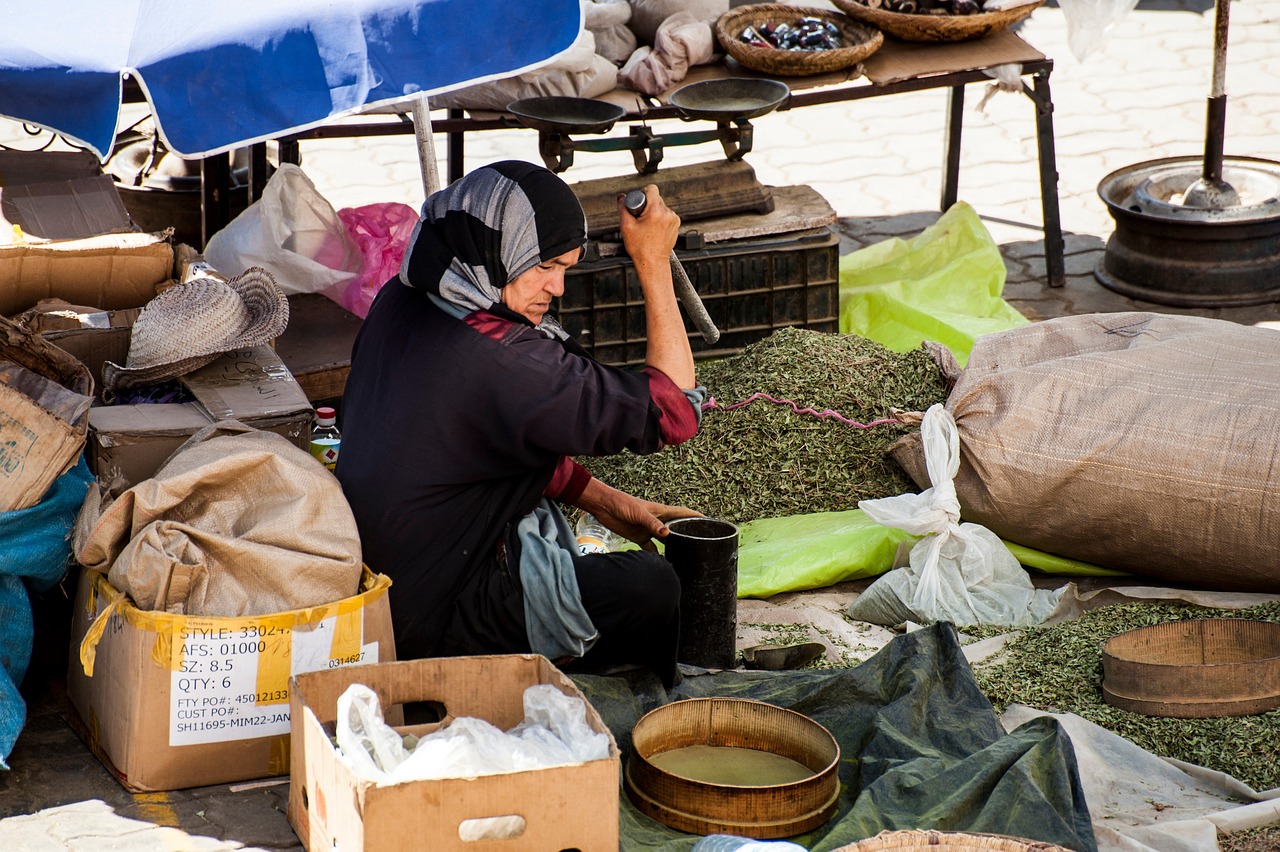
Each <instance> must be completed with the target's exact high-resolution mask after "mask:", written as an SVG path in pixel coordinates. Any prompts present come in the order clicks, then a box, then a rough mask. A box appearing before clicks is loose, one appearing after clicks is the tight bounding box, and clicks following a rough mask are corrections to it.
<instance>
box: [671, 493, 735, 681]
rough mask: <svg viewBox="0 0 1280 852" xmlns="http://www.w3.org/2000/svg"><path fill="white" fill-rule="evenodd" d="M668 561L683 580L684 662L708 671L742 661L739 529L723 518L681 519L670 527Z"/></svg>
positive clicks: (681, 595)
mask: <svg viewBox="0 0 1280 852" xmlns="http://www.w3.org/2000/svg"><path fill="white" fill-rule="evenodd" d="M667 527H668V529H670V530H671V533H670V534H669V535H668V536H667V537H666V538H665V539H664V552H665V554H666V557H667V561H669V562H670V563H671V566H672V567H673V568H675V571H676V574H677V575H678V576H679V577H680V648H679V654H678V658H679V660H680V662H682V663H689V664H691V665H695V666H702V667H703V668H733V666H734V664H735V663H736V661H737V645H736V635H737V627H738V528H737V526H735V525H734V524H732V523H730V522H729V521H722V520H719V519H717V518H679V519H677V520H674V521H671V522H670V523H668V524H667Z"/></svg>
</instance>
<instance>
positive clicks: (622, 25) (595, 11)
mask: <svg viewBox="0 0 1280 852" xmlns="http://www.w3.org/2000/svg"><path fill="white" fill-rule="evenodd" d="M582 10H583V13H584V14H585V16H586V28H587V29H588V30H590V31H591V34H592V35H593V36H595V40H596V53H598V54H599V55H601V56H603V57H604V58H605V59H607V60H609V61H610V62H612V63H613V64H614V65H621V64H622V63H624V62H626V61H627V57H629V56H630V55H631V54H632V52H633V51H634V50H635V49H636V34H635V33H633V32H632V31H631V27H630V26H628V24H629V23H630V21H631V4H630V3H629V2H627V0H582Z"/></svg>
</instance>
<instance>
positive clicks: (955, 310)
mask: <svg viewBox="0 0 1280 852" xmlns="http://www.w3.org/2000/svg"><path fill="white" fill-rule="evenodd" d="M1004 282H1005V267H1004V259H1003V258H1002V257H1001V255H1000V248H999V247H998V246H997V245H996V243H995V241H994V240H993V239H992V238H991V234H990V233H989V232H988V231H987V229H986V227H985V226H984V225H983V224H982V220H981V219H979V218H978V214H977V213H976V212H974V209H973V208H972V207H970V206H969V205H968V204H965V203H964V202H957V203H956V204H954V205H953V206H952V207H951V209H949V210H947V211H946V212H945V213H943V214H942V216H940V217H939V218H938V220H937V221H936V222H934V223H933V224H932V225H930V226H929V227H928V228H925V229H924V230H923V231H921V232H920V233H919V234H917V235H916V236H914V237H912V238H910V239H905V240H904V239H899V238H896V237H895V238H892V239H888V240H884V241H882V242H879V243H876V244H874V245H870V246H867V247H866V248H864V249H860V250H859V251H855V252H853V253H851V254H847V255H844V256H842V257H841V258H840V331H841V332H843V333H845V334H858V335H861V336H863V337H866V338H870V339H871V340H874V341H876V342H877V343H880V344H881V345H883V346H886V347H888V348H889V349H892V350H893V351H894V352H907V351H910V350H911V349H915V348H916V347H918V346H919V345H920V344H921V343H922V342H923V341H926V340H929V341H934V342H937V343H941V344H943V345H945V346H946V347H947V348H948V349H950V350H951V352H952V354H954V355H955V357H956V360H957V361H958V362H959V363H960V364H961V366H963V365H964V364H965V363H966V362H967V361H968V359H969V353H970V351H972V349H973V343H974V341H975V340H977V339H978V338H979V337H980V336H982V335H984V334H988V333H990V332H995V331H1005V330H1007V329H1011V328H1017V327H1019V326H1023V325H1027V324H1028V323H1029V322H1030V321H1029V320H1028V319H1027V318H1026V317H1024V316H1022V314H1020V313H1018V312H1017V311H1016V310H1014V309H1013V307H1012V306H1010V305H1009V304H1008V303H1007V302H1005V301H1004V300H1003V299H1002V298H1001V297H1000V294H1001V293H1002V292H1003V291H1004Z"/></svg>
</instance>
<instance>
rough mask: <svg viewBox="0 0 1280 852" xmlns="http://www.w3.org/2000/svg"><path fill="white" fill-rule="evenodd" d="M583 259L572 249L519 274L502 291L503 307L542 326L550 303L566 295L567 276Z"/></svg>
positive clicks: (577, 251) (578, 249)
mask: <svg viewBox="0 0 1280 852" xmlns="http://www.w3.org/2000/svg"><path fill="white" fill-rule="evenodd" d="M581 256H582V249H580V248H575V249H570V250H569V251H567V252H565V253H564V254H562V255H560V256H559V257H553V258H552V259H551V260H544V261H542V262H541V263H539V264H537V265H536V266H534V267H532V268H531V269H528V270H526V271H524V272H522V273H520V274H519V275H517V276H516V277H515V278H513V279H511V281H510V282H509V283H508V284H507V286H505V287H503V288H502V304H504V305H506V306H507V308H509V309H510V310H513V311H515V312H516V313H518V314H520V315H521V316H523V317H525V318H526V319H528V320H529V322H531V323H533V324H534V325H537V324H538V323H540V322H542V317H543V315H545V314H546V312H547V310H548V309H549V308H550V307H551V300H552V299H554V298H557V297H558V296H561V295H563V294H564V274H565V272H566V271H567V270H568V269H569V267H571V266H573V265H574V264H575V263H577V262H578V258H580V257H581Z"/></svg>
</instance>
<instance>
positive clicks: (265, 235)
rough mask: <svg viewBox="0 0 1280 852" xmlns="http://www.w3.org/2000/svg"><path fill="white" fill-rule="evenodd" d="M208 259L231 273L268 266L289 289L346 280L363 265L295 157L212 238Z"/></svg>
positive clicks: (300, 289) (322, 286) (344, 228)
mask: <svg viewBox="0 0 1280 852" xmlns="http://www.w3.org/2000/svg"><path fill="white" fill-rule="evenodd" d="M204 259H205V260H206V261H208V262H209V263H210V264H211V265H212V266H213V268H214V269H216V270H218V272H219V273H220V274H222V275H225V276H227V277H228V278H230V277H232V276H235V275H239V274H240V273H242V272H244V271H245V270H246V269H248V268H249V267H251V266H262V267H265V268H266V269H268V270H269V271H270V272H271V274H272V275H274V276H275V279H276V283H277V284H279V285H280V289H282V290H284V291H285V293H288V294H290V295H292V294H296V293H316V292H319V291H320V290H323V289H325V288H326V287H333V286H336V285H340V284H346V283H347V282H349V281H351V280H352V279H354V278H355V277H356V276H357V275H359V274H360V272H361V270H363V269H364V256H363V255H362V254H361V253H360V247H359V246H358V245H356V242H355V240H353V239H352V238H351V236H350V234H348V233H347V226H346V225H345V224H343V222H342V220H341V219H340V218H338V213H337V211H335V210H334V209H333V205H331V204H330V203H329V202H328V201H327V200H325V197H324V196H323V195H321V194H320V192H319V191H318V190H317V189H316V187H315V184H313V183H312V182H311V179H310V178H308V177H307V176H306V174H305V173H304V172H303V171H302V169H300V168H299V167H297V166H295V165H293V164H292V163H282V164H281V166H280V168H279V169H277V170H276V172H275V174H273V175H272V176H271V179H270V180H268V181H267V185H266V186H265V187H264V188H263V190H262V197H261V198H260V199H258V200H257V201H255V202H253V203H252V204H250V205H249V206H248V207H246V208H245V210H244V212H243V213H241V214H240V215H239V216H237V217H236V218H234V219H232V220H231V222H230V223H228V224H227V226H226V227H225V228H223V229H222V230H220V231H218V232H217V233H216V234H214V235H213V236H212V237H211V238H210V239H209V244H208V245H207V246H206V247H205V250H204Z"/></svg>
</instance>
